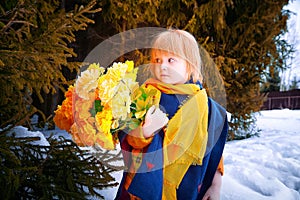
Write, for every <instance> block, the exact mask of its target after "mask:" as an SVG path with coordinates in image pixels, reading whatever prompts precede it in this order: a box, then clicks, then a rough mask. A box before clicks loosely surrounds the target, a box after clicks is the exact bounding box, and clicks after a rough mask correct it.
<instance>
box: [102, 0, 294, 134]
mask: <svg viewBox="0 0 300 200" xmlns="http://www.w3.org/2000/svg"><path fill="white" fill-rule="evenodd" d="M102 2H103V5H104V4H105V5H106V7H105V12H104V13H103V21H104V23H107V24H109V23H111V22H113V24H112V26H113V27H114V28H115V30H117V31H125V30H127V29H130V28H135V27H142V26H160V27H169V26H172V27H176V28H180V29H185V30H187V31H189V32H191V33H192V34H193V35H194V36H195V37H196V38H197V40H198V41H199V44H201V45H202V46H203V47H204V48H205V49H206V50H207V51H208V52H209V54H210V56H211V57H212V58H213V60H214V62H215V63H216V65H217V68H218V70H219V72H220V73H221V76H222V79H223V81H224V85H225V89H226V95H227V105H225V106H226V108H227V110H228V111H229V112H230V113H231V114H232V120H231V121H230V138H231V139H234V138H235V135H237V136H238V137H240V136H243V134H244V135H246V134H248V132H251V131H253V130H252V128H251V127H252V125H253V124H254V122H255V118H254V117H253V113H254V112H256V111H259V110H260V107H261V106H262V104H263V101H264V96H263V95H261V94H260V87H259V84H260V83H261V81H262V80H263V76H264V73H265V72H266V70H267V69H268V68H269V69H274V72H276V73H277V71H280V69H282V68H283V67H284V65H283V62H282V61H283V59H286V58H287V57H288V51H289V50H288V43H287V42H286V41H285V40H282V39H279V38H280V37H279V36H280V35H281V34H283V33H284V32H286V28H287V27H286V22H287V19H288V16H289V12H288V11H285V10H283V7H284V6H285V5H287V4H288V0H285V1H268V0H263V1H258V0H255V1H246V0H242V1H237V0H233V1H232V0H225V1H221V0H217V1H215V0H206V1H192V0H188V1H187V0H179V1H169V0H162V1H147V3H146V2H144V4H142V5H145V4H146V6H141V7H139V6H138V5H137V4H138V2H137V1H132V0H127V1H123V2H122V3H119V1H116V0H115V1H114V0H113V1H109V2H108V1H102ZM104 2H105V3H104ZM135 3H136V4H135ZM151 5H152V6H151ZM143 12H145V15H144V14H143ZM148 15H152V18H151V17H150V18H149V17H148ZM278 45H281V50H280V51H279V49H278V48H277V46H278ZM284 47H286V48H284ZM204 68H205V66H204ZM209 73H210V72H209V71H204V78H207V79H209V78H210V75H209ZM274 75H276V74H272V77H273V78H274V77H275V76H274ZM277 81H278V80H277ZM212 96H217V94H213V95H212Z"/></svg>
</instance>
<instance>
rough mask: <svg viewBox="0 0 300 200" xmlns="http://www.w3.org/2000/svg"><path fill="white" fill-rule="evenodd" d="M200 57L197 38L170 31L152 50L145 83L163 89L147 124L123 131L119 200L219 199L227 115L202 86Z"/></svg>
mask: <svg viewBox="0 0 300 200" xmlns="http://www.w3.org/2000/svg"><path fill="white" fill-rule="evenodd" d="M201 65H202V63H201V58H200V53H199V46H198V44H197V42H196V40H195V38H194V37H193V36H192V35H191V34H190V33H188V32H186V31H183V30H172V29H169V30H166V31H165V32H162V33H160V34H159V35H158V36H157V37H156V38H155V40H154V42H153V46H152V50H151V67H150V70H151V73H152V75H153V78H151V79H148V80H147V81H146V82H145V83H144V85H143V86H144V87H145V88H147V87H152V88H154V89H155V90H157V91H159V95H158V97H159V98H160V100H159V106H152V107H151V108H150V109H149V110H148V111H147V114H146V117H145V122H144V123H143V124H141V125H140V127H138V128H136V129H134V130H132V131H130V132H129V133H127V134H126V133H120V134H119V139H120V143H121V148H122V153H123V156H124V162H125V165H126V166H127V167H128V170H127V171H126V172H124V174H123V178H122V181H121V184H120V187H119V190H118V193H117V196H116V199H143V200H147V199H149V200H153V199H157V200H160V199H165V200H172V199H183V200H186V199H189V200H190V199H210V200H212V199H220V188H221V175H222V174H223V161H222V152H223V148H224V144H225V141H226V136H227V129H228V125H227V118H226V111H225V109H224V108H222V107H221V106H220V105H219V104H217V103H216V102H214V101H213V100H212V99H210V98H208V97H207V95H206V91H205V89H203V88H202V84H201V82H202V75H201Z"/></svg>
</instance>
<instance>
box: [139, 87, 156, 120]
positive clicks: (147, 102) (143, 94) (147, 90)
mask: <svg viewBox="0 0 300 200" xmlns="http://www.w3.org/2000/svg"><path fill="white" fill-rule="evenodd" d="M159 99H160V92H159V91H158V90H157V89H156V88H155V87H153V86H151V85H147V87H146V86H145V85H143V86H141V87H140V88H138V89H137V90H135V92H134V94H133V102H134V103H135V114H134V115H135V117H136V118H137V119H141V120H143V118H144V116H145V114H146V112H147V110H148V109H149V108H150V107H151V106H152V105H158V104H159Z"/></svg>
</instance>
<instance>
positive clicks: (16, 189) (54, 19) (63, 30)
mask: <svg viewBox="0 0 300 200" xmlns="http://www.w3.org/2000/svg"><path fill="white" fill-rule="evenodd" d="M62 3H64V1H63V2H62ZM95 5H96V2H95V1H90V2H87V3H86V4H82V5H79V6H74V7H73V8H72V9H63V8H64V6H63V5H62V4H61V2H60V1H59V0H37V1H31V0H12V1H11V0H5V1H1V3H0V85H1V93H0V99H1V101H0V110H1V111H0V163H1V164H0V169H1V176H0V185H1V189H0V193H1V198H2V199H88V198H91V196H96V197H97V198H104V197H103V196H102V195H101V194H100V193H101V190H102V189H103V188H107V187H112V186H116V185H117V183H116V182H115V180H114V178H113V177H112V176H111V175H110V173H111V172H113V171H116V170H120V167H119V166H114V164H112V163H114V162H116V161H118V160H120V159H121V158H120V155H114V154H112V153H110V152H103V151H99V150H98V151H95V152H96V153H94V154H93V153H91V152H90V151H88V150H83V149H80V148H78V146H77V145H76V144H74V143H73V142H72V141H69V140H67V139H65V138H63V137H61V138H59V139H55V137H53V138H50V139H49V142H50V145H49V146H41V145H36V144H34V143H33V142H34V141H36V140H40V138H39V137H36V138H35V137H26V136H24V137H23V138H19V137H15V136H14V133H9V129H10V128H13V127H14V126H16V125H26V124H27V125H28V123H26V122H27V121H29V118H30V116H31V115H32V114H33V113H35V112H37V109H36V108H35V107H34V106H33V105H32V101H33V99H32V97H33V94H35V96H37V97H38V98H39V101H41V102H42V101H43V100H44V99H43V97H42V93H44V94H49V93H50V94H51V93H52V94H53V93H56V92H57V90H59V89H61V90H64V86H66V85H69V84H71V83H72V81H68V79H67V78H66V77H65V76H64V75H65V74H64V72H65V71H67V72H72V71H76V70H77V69H78V67H79V65H80V63H79V62H68V58H71V57H74V56H76V53H75V52H74V50H73V49H72V48H71V47H70V43H71V42H74V41H75V32H77V31H80V30H85V29H86V28H87V26H88V24H90V23H93V22H94V21H93V20H92V19H91V16H92V15H93V14H94V13H97V12H99V11H100V8H99V9H96V8H94V7H95Z"/></svg>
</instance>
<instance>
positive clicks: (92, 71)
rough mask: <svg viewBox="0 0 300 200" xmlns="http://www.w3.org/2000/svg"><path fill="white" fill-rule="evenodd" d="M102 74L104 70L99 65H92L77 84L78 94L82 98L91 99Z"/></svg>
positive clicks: (82, 74)
mask: <svg viewBox="0 0 300 200" xmlns="http://www.w3.org/2000/svg"><path fill="white" fill-rule="evenodd" d="M101 73H103V70H102V69H100V67H99V66H97V65H90V67H89V68H88V69H87V70H85V71H84V72H81V75H80V76H79V77H78V79H77V81H76V83H75V87H76V93H77V94H78V96H79V97H80V98H82V99H89V93H90V92H93V91H94V90H95V89H96V87H97V85H98V78H99V76H100V75H101Z"/></svg>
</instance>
